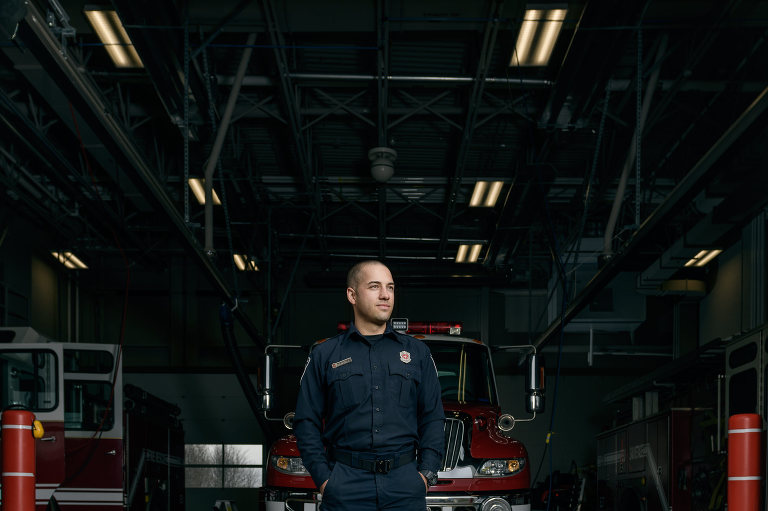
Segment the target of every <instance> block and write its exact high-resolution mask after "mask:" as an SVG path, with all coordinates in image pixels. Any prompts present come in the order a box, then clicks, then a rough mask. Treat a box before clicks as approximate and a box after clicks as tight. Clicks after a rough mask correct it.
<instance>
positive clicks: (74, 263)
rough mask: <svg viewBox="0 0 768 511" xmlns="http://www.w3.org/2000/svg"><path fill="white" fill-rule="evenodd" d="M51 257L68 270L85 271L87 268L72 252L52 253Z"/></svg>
mask: <svg viewBox="0 0 768 511" xmlns="http://www.w3.org/2000/svg"><path fill="white" fill-rule="evenodd" d="M51 255H52V256H53V257H55V258H56V260H57V261H59V262H60V263H61V264H63V265H64V266H66V267H67V268H69V269H70V270H87V269H88V266H86V265H85V263H84V262H83V261H81V260H80V258H78V257H77V256H76V255H75V254H73V253H72V252H53V251H51Z"/></svg>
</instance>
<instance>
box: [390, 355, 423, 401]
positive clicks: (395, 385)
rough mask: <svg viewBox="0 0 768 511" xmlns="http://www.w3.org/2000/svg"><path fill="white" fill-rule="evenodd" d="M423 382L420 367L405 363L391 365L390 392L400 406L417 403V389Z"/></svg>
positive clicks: (391, 363)
mask: <svg viewBox="0 0 768 511" xmlns="http://www.w3.org/2000/svg"><path fill="white" fill-rule="evenodd" d="M420 381H421V373H420V372H419V369H418V367H415V366H412V365H408V364H405V363H403V362H399V361H398V362H390V363H389V382H388V383H389V391H390V395H391V396H392V398H393V399H395V400H396V401H397V402H398V403H399V404H400V406H411V405H413V404H415V403H416V387H418V385H419V382H420Z"/></svg>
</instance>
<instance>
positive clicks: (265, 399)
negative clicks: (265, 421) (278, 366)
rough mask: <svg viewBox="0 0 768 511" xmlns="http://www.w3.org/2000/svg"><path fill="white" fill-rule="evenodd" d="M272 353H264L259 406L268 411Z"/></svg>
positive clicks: (269, 406)
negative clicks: (262, 385) (262, 386)
mask: <svg viewBox="0 0 768 511" xmlns="http://www.w3.org/2000/svg"><path fill="white" fill-rule="evenodd" d="M273 364H274V355H272V354H271V353H265V354H264V395H263V396H262V398H261V408H262V409H263V410H264V411H265V412H268V411H269V410H270V409H271V408H272V366H273Z"/></svg>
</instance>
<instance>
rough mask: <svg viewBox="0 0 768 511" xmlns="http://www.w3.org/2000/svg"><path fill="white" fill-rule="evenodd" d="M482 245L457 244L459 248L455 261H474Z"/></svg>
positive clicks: (478, 255)
mask: <svg viewBox="0 0 768 511" xmlns="http://www.w3.org/2000/svg"><path fill="white" fill-rule="evenodd" d="M482 248H483V245H482V244H480V243H476V244H474V245H459V250H458V251H457V252H456V259H455V261H456V262H457V263H476V262H477V259H478V257H480V250H482Z"/></svg>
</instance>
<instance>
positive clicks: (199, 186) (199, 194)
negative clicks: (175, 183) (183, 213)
mask: <svg viewBox="0 0 768 511" xmlns="http://www.w3.org/2000/svg"><path fill="white" fill-rule="evenodd" d="M189 188H190V189H191V190H192V193H194V194H195V199H197V202H199V203H200V204H202V205H205V179H200V178H197V177H191V178H189ZM211 192H213V204H214V206H221V201H220V200H219V196H218V194H217V193H216V190H211Z"/></svg>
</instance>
